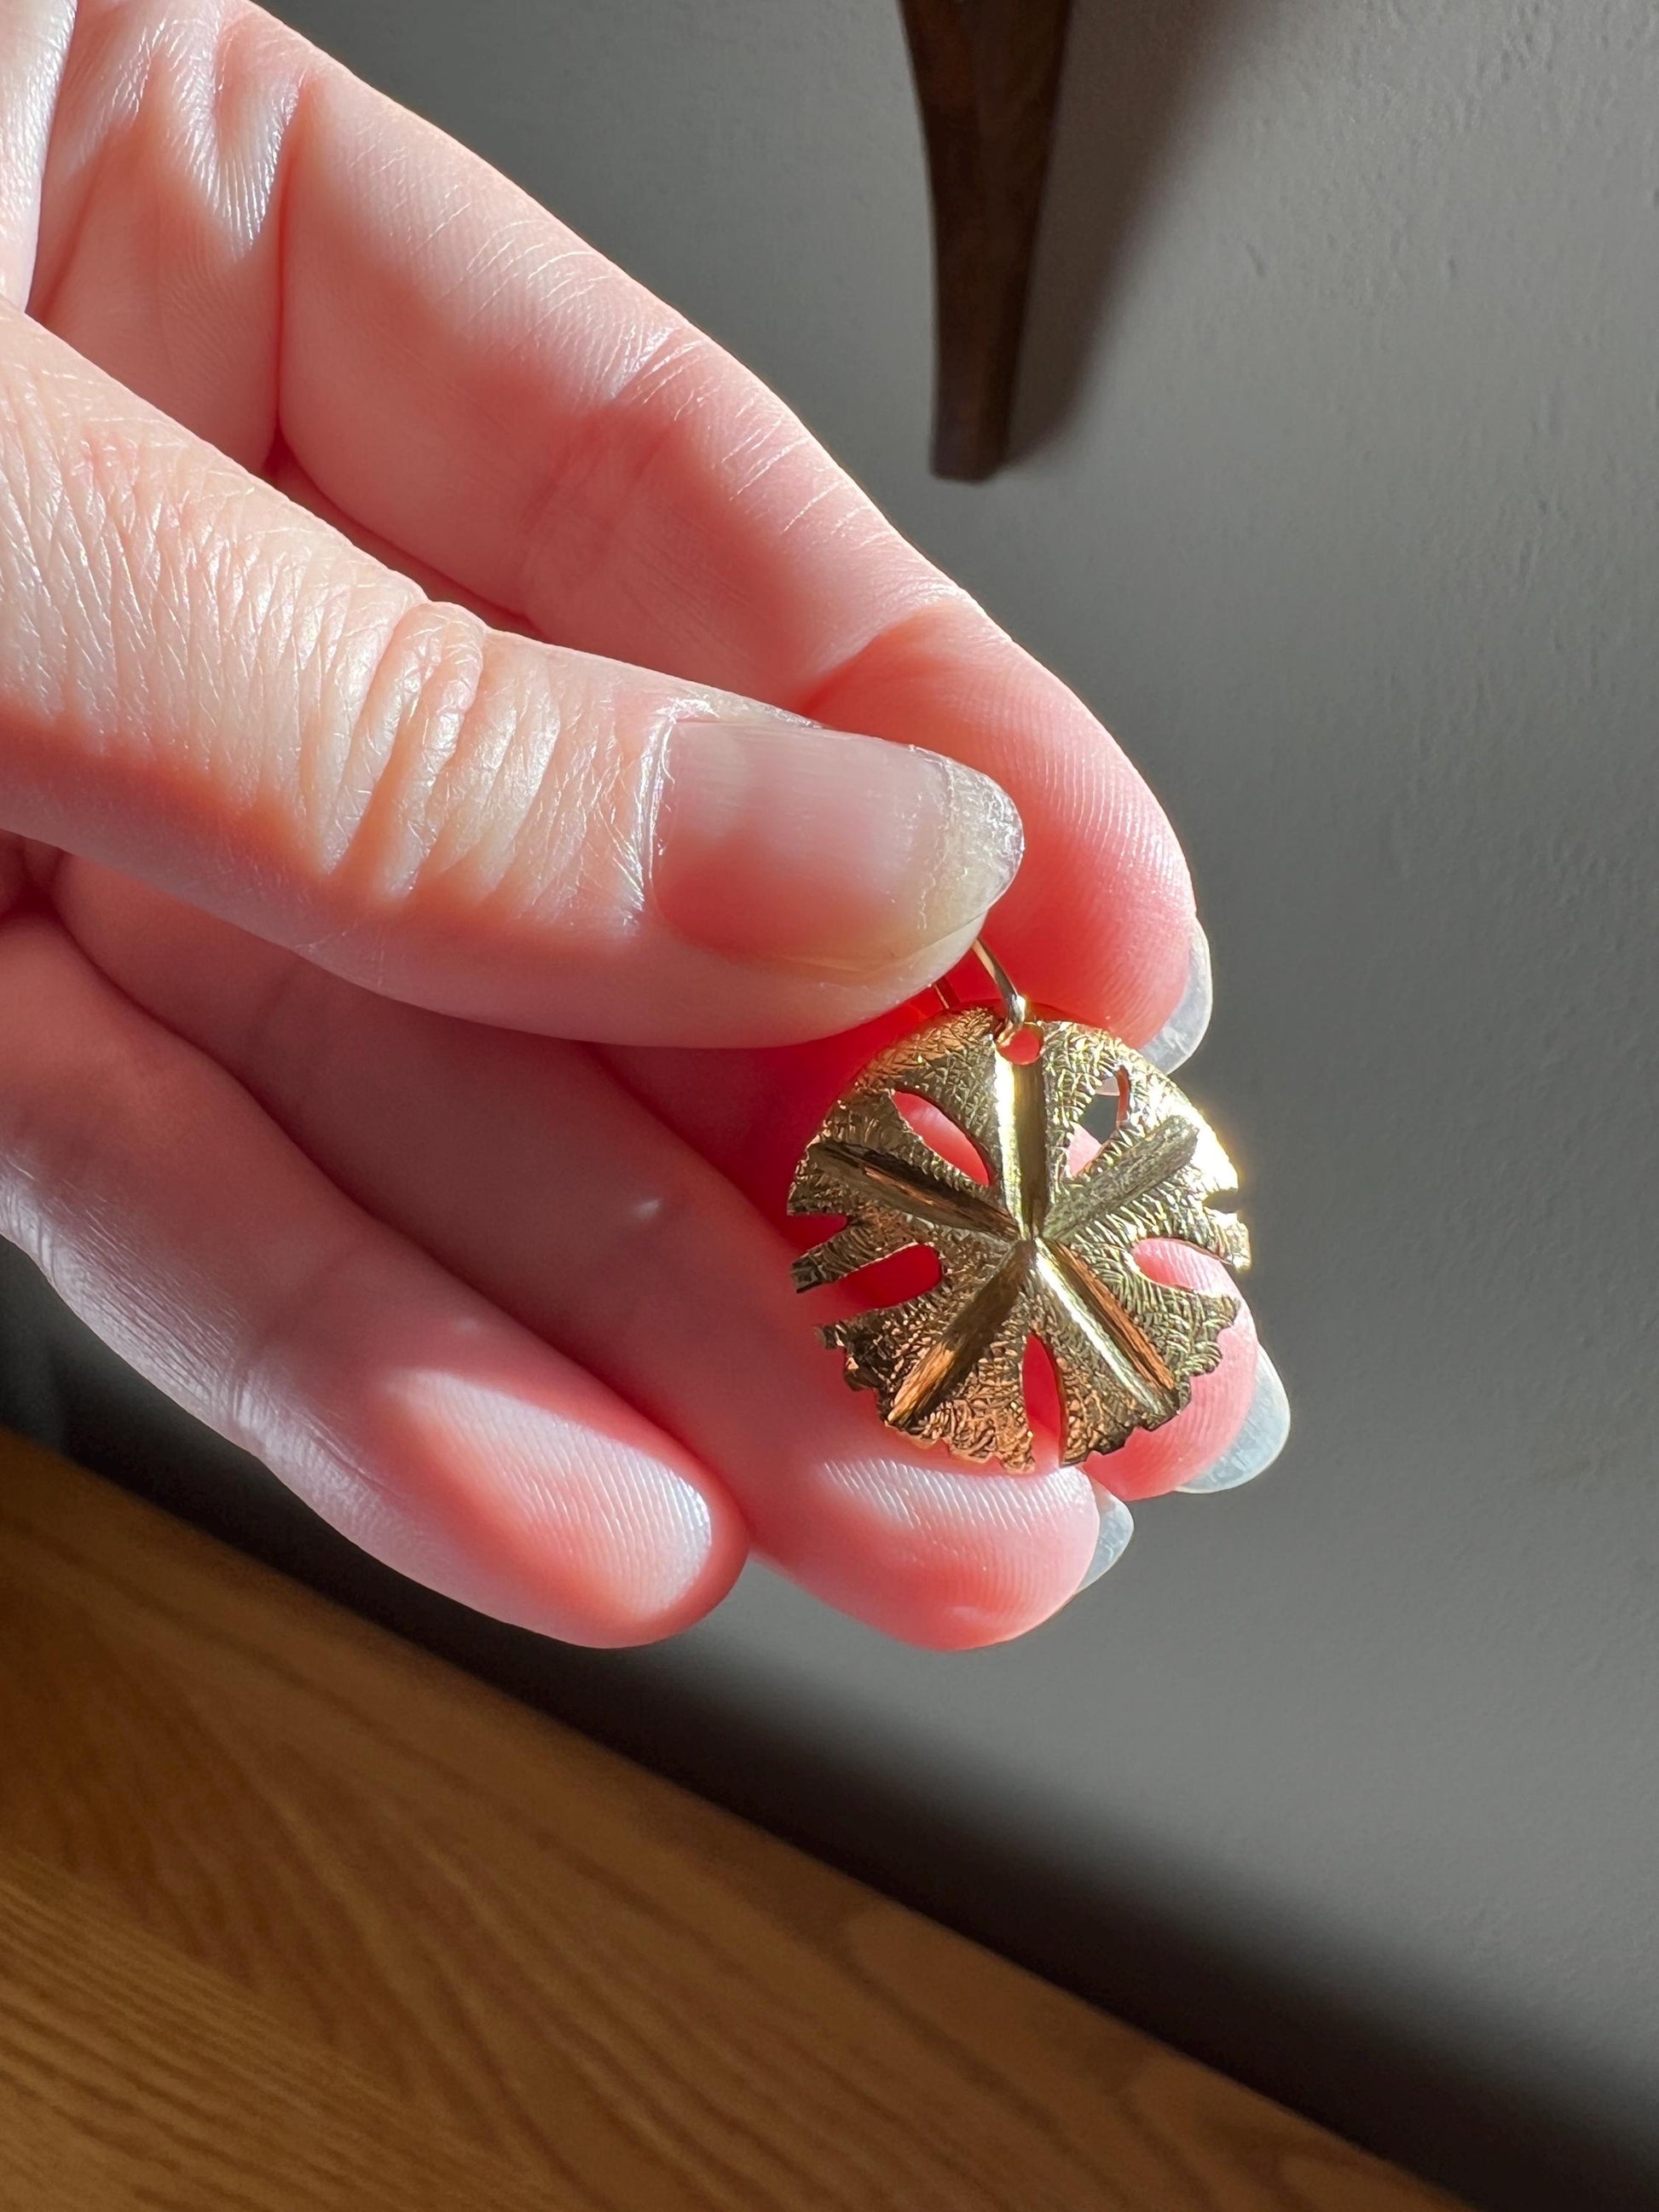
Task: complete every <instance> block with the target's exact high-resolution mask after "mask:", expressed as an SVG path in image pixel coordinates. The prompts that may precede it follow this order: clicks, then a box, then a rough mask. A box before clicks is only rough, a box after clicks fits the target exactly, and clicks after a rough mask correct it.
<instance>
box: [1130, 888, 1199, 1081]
mask: <svg viewBox="0 0 1659 2212" xmlns="http://www.w3.org/2000/svg"><path fill="white" fill-rule="evenodd" d="M1214 1005H1215V991H1214V987H1213V985H1212V979H1211V975H1210V940H1209V939H1208V938H1207V937H1206V935H1205V934H1204V928H1203V925H1202V923H1200V922H1196V921H1195V922H1194V924H1193V944H1192V951H1191V952H1190V953H1189V955H1188V963H1187V987H1186V989H1185V990H1184V991H1183V992H1182V994H1181V1003H1180V1005H1179V1006H1177V1007H1176V1010H1175V1012H1174V1013H1172V1014H1171V1015H1170V1018H1169V1020H1168V1021H1167V1022H1165V1023H1164V1026H1163V1028H1162V1029H1161V1030H1159V1031H1158V1035H1157V1036H1155V1037H1153V1038H1152V1041H1151V1042H1150V1043H1148V1044H1144V1045H1142V1047H1141V1048H1140V1056H1141V1058H1142V1059H1143V1060H1151V1061H1152V1066H1154V1067H1158V1068H1162V1069H1163V1071H1164V1074H1165V1075H1173V1074H1174V1073H1175V1072H1176V1068H1178V1067H1180V1066H1182V1065H1183V1064H1184V1063H1185V1062H1186V1061H1188V1060H1190V1059H1191V1058H1192V1056H1193V1054H1194V1053H1195V1052H1196V1051H1197V1050H1198V1048H1199V1046H1200V1044H1201V1043H1202V1042H1203V1041H1204V1032H1205V1030H1206V1029H1208V1028H1209V1026H1210V1013H1211V1010H1212V1008H1213V1006H1214Z"/></svg>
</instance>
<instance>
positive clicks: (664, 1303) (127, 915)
mask: <svg viewBox="0 0 1659 2212" xmlns="http://www.w3.org/2000/svg"><path fill="white" fill-rule="evenodd" d="M64 890H65V894H66V896H67V900H68V907H67V911H68V913H69V915H70V918H71V920H72V923H73V927H75V929H76V932H77V933H78V934H79V935H80V936H81V937H82V940H83V941H84V942H85V943H86V944H87V945H88V946H89V947H90V948H92V950H93V951H94V955H95V957H97V958H98V959H99V960H100V962H101V963H106V964H107V965H108V966H109V967H110V969H112V972H113V974H114V975H115V976H116V978H117V980H118V981H119V982H120V984H121V986H122V987H123V988H125V989H127V990H129V991H131V992H134V993H136V994H138V995H139V996H140V997H142V998H143V1000H145V1002H146V1003H147V1004H149V1005H150V1006H153V1007H154V1008H155V1010H156V1011H157V1012H159V1013H160V1014H161V1016H162V1017H163V1018H165V1019H166V1020H167V1021H168V1022H169V1023H170V1024H178V1025H179V1026H180V1027H183V1028H185V1029H187V1030H188V1031H189V1033H190V1034H191V1036H194V1037H195V1038H196V1039H197V1041H198V1042H201V1043H202V1044H204V1046H206V1047H207V1048H210V1050H212V1051H213V1052H214V1053H215V1054H222V1055H223V1056H224V1057H225V1059H226V1060H228V1063H229V1064H230V1065H231V1066H232V1067H233V1068H234V1070H235V1072H236V1073H237V1074H238V1075H239V1076H240V1077H241V1078H242V1079H244V1080H246V1082H247V1083H248V1085H250V1086H251V1087H252V1089H253V1090H254V1091H255V1093H256V1095H257V1096H258V1097H260V1098H261V1099H262V1100H263V1101H264V1103H265V1104H266V1105H267V1107H268V1108H269V1109H270V1111H271V1113H272V1114H273V1115H274V1116H275V1117H276V1119H277V1120H278V1121H280V1122H281V1123H282V1124H283V1126H284V1127H287V1128H288V1129H289V1130H290V1131H291V1132H292V1133H294V1134H295V1136H297V1137H298V1139H299V1140H300V1141H301V1143H302V1144H303V1145H304V1146H305V1147H306V1150H307V1152H308V1153H310V1154H311V1156H312V1157H313V1158H315V1159H317V1160H318V1161H319V1163H321V1164H323V1165H324V1166H325V1168H326V1169H327V1170H329V1172H330V1173H331V1175H333V1176H336V1177H337V1179H338V1180H339V1181H340V1182H341V1183H342V1184H343V1186H344V1187H345V1188H347V1189H348V1190H349V1191H350V1192H351V1193H352V1194H354V1195H355V1196H356V1198H357V1199H358V1200H360V1202H362V1203H363V1204H365V1205H366V1206H368V1207H369V1208H370V1209H371V1210H372V1211H373V1212H374V1213H375V1214H376V1215H377V1216H379V1217H380V1218H384V1219H386V1220H387V1221H388V1222H390V1223H392V1224H393V1225H396V1226H398V1228H400V1229H401V1230H402V1231H404V1233H406V1234H408V1235H409V1236H410V1237H412V1238H413V1239H415V1240H416V1241H417V1242H418V1243H420V1244H421V1245H422V1247H423V1248H424V1249H427V1250H428V1251H429V1252H431V1253H432V1254H433V1255H435V1256H436V1257H437V1258H438V1259H440V1260H441V1261H442V1262H443V1263H444V1265H446V1266H447V1267H450V1268H451V1269H452V1270H453V1271H454V1272H455V1273H458V1274H459V1275H460V1276H461V1277H462V1278H463V1279H465V1280H466V1281H468V1282H470V1283H471V1284H472V1285H474V1286H475V1287H476V1288H477V1289H479V1290H480V1291H482V1292H483V1293H484V1294H485V1295H487V1296H488V1297H489V1298H490V1299H491V1300H492V1301H493V1302H494V1303H495V1304H497V1305H499V1306H500V1307H501V1308H502V1309H503V1310H506V1311H508V1312H511V1313H512V1314H513V1315H514V1316H515V1317H517V1318H518V1319H519V1320H520V1321H521V1322H525V1323H526V1325H527V1326H528V1327H530V1328H533V1329H534V1330H536V1331H537V1332H538V1334H542V1335H544V1336H545V1337H546V1338H547V1339H549V1340H550V1341H552V1342H554V1343H556V1344H557V1345H558V1346H560V1347H561V1348H562V1350H564V1351H565V1352H567V1353H568V1354H569V1355H570V1356H571V1357H573V1358H577V1359H579V1360H580V1361H581V1363H582V1364H584V1365H585V1366H586V1367H589V1368H590V1369H591V1370H592V1371H593V1372H594V1373H596V1374H598V1375H599V1376H601V1377H602V1378H603V1379H604V1380H605V1381H606V1382H607V1383H609V1384H610V1385H611V1387H612V1388H613V1389H616V1390H617V1391H618V1392H619V1393H620V1394H622V1395H625V1396H626V1397H627V1398H628V1399H629V1401H630V1402H631V1403H633V1404H635V1405H636V1406H638V1407H640V1408H641V1411H642V1412H643V1413H646V1414H647V1416H648V1417H649V1418H650V1419H652V1420H653V1422H655V1423H656V1424H657V1425H659V1426H660V1427H662V1428H664V1429H666V1430H667V1431H670V1432H671V1433H672V1434H674V1435H676V1436H678V1437H682V1438H684V1441H685V1443H687V1445H688V1446H689V1447H690V1449H692V1450H693V1451H695V1452H696V1455H697V1457H698V1459H699V1461H700V1462H702V1464H704V1465H707V1466H710V1467H713V1468H716V1469H717V1470H718V1471H719V1473H720V1474H721V1476H722V1477H723V1479H724V1480H726V1483H727V1484H728V1486H730V1488H731V1489H732V1492H733V1494H734V1495H735V1496H736V1497H737V1498H738V1500H739V1502H740V1504H741V1506H742V1509H743V1511H744V1517H745V1520H746V1522H748V1524H749V1527H750V1531H751V1534H752V1536H753V1539H754V1541H755V1543H756V1545H757V1548H758V1549H760V1550H761V1551H762V1552H763V1553H765V1554H766V1555H767V1556H768V1557H769V1558H770V1559H773V1560H774V1561H775V1562H776V1563H777V1564H778V1565H781V1566H782V1567H783V1568H784V1569H785V1571H787V1572H788V1573H790V1574H791V1575H793V1577H795V1578H796V1579H797V1580H798V1581H799V1582H800V1583H803V1584H804V1585H805V1587H806V1588H807V1589H811V1590H812V1591H814V1592H815V1593H816V1594H817V1595H819V1596H821V1597H823V1598H824V1599H825V1600H826V1601H829V1602H830V1603H832V1604H835V1605H837V1606H840V1607H842V1608H844V1609H845V1610H846V1611H848V1612H849V1613H854V1614H855V1615H856V1616H857V1617H858V1618H860V1619H861V1620H866V1621H868V1622H870V1623H872V1625H873V1626H878V1627H879V1628H882V1629H884V1631H886V1632H889V1633H890V1634H893V1635H896V1636H901V1637H903V1638H908V1639H909V1640H911V1641H914V1642H918V1643H922V1644H931V1645H935V1646H940V1647H951V1648H957V1647H963V1646H967V1645H972V1644H986V1643H992V1642H996V1641H999V1640H1000V1639H1002V1638H1006V1637H1010V1636H1014V1635H1018V1634H1019V1633H1021V1632H1023V1631H1024V1630H1025V1629H1028V1628H1030V1627H1031V1626H1034V1625H1035V1624H1036V1622H1037V1621H1039V1620H1042V1619H1044V1618H1046V1617H1047V1615H1048V1614H1049V1613H1052V1612H1053V1611H1054V1609H1055V1608H1056V1607H1058V1606H1060V1605H1061V1604H1062V1603H1064V1601H1066V1598H1067V1597H1068V1596H1069V1595H1071V1593H1072V1591H1073V1589H1075V1587H1076V1585H1077V1583H1078V1582H1079V1579H1080V1577H1081V1576H1082V1574H1083V1572H1084V1570H1085V1565H1087V1563H1088V1560H1089V1559H1090V1557H1091V1553H1092V1550H1093V1547H1094V1543H1095V1539H1096V1534H1097V1527H1098V1515H1097V1509H1096V1507H1095V1504H1094V1501H1093V1498H1092V1495H1091V1488H1090V1485H1089V1483H1088V1481H1087V1480H1086V1478H1085V1476H1084V1475H1083V1474H1081V1472H1080V1471H1079V1470H1077V1469H1068V1470H1060V1471H1057V1472H1054V1473H1052V1474H1045V1475H1039V1476H1035V1477H1034V1476H1017V1475H1006V1474H998V1473H995V1472H991V1471H984V1470H976V1469H972V1468H963V1467H961V1466H959V1465H958V1464H957V1463H955V1462H951V1461H949V1460H946V1459H944V1458H942V1457H940V1456H939V1455H935V1454H927V1453H922V1452H920V1451H917V1450H915V1449H912V1448H910V1447H909V1446H908V1444H907V1443H906V1442H905V1440H904V1439H902V1437H897V1436H896V1435H894V1434H893V1433H891V1432H890V1431H887V1430H885V1429H884V1427H883V1426H882V1425H881V1423H880V1421H879V1420H878V1419H877V1417H876V1415H875V1413H874V1411H873V1409H872V1406H871V1405H870V1402H869V1401H868V1400H867V1399H865V1398H861V1397H855V1396H854V1395H853V1394H852V1393H850V1392H849V1391H848V1389H846V1387H845V1385H844V1384H843V1383H842V1379H841V1375H840V1371H839V1367H838V1364H837V1362H836V1359H835V1358H833V1357H832V1356H831V1355H829V1354H828V1353H826V1352H824V1351H823V1349H822V1348H821V1347H820V1346H819V1345H818V1344H817V1340H816V1338H815V1334H814V1331H813V1328H812V1325H811V1324H812V1316H811V1314H810V1312H808V1311H807V1310H805V1308H804V1307H803V1305H802V1304H801V1302H799V1300H797V1299H796V1298H795V1297H794V1295H793V1291H792V1290H791V1288H790V1277H789V1259H790V1253H789V1249H788V1247H787V1244H786V1243H785V1242H784V1240H783V1238H782V1237H781V1236H780V1235H778V1234H777V1233H775V1231H772V1230H770V1229H769V1228H768V1227H767V1225H765V1224H764V1222H763V1221H762V1219H761V1218H760V1217H759V1216H758V1215H757V1213H756V1212H754V1210H753V1209H752V1208H751V1207H750V1206H748V1205H747V1204H746V1202H745V1201H744V1200H742V1199H741V1198H740V1197H739V1196H738V1194H737V1193H736V1192H735V1191H734V1190H733V1189H732V1186H731V1185H730V1184H729V1183H728V1182H726V1180H725V1179H724V1178H723V1177H721V1176H717V1175H716V1174H715V1173H714V1171H713V1170H711V1169H710V1168H709V1167H708V1165H707V1164H706V1163H705V1162H703V1161H702V1160H700V1159H699V1158H696V1156H695V1155H694V1154H693V1153H692V1152H690V1150H689V1149H688V1148H687V1147H685V1146H682V1145H681V1144H679V1143H678V1141H677V1140H675V1139H672V1138H671V1136H670V1135H669V1134H668V1133H667V1132H666V1131H665V1130H664V1129H663V1128H662V1127H661V1126H660V1124H659V1123H658V1122H657V1121H655V1120H654V1119H653V1117H652V1116H651V1115H648V1114H647V1113H646V1112H645V1111H644V1109H641V1107H639V1106H637V1105H635V1103H633V1102H632V1101H631V1100H629V1098H628V1097H625V1096H624V1095H623V1093H622V1092H621V1091H618V1090H617V1087H616V1086H615V1085H614V1084H613V1083H612V1082H611V1080H610V1079H609V1078H608V1077H606V1076H605V1074H604V1073H603V1071H602V1070H600V1069H599V1067H598V1066H597V1065H596V1063H595V1062H594V1060H592V1056H591V1055H590V1054H587V1053H586V1052H585V1051H583V1050H582V1049H581V1048H579V1047H571V1046H563V1045H557V1044H553V1043H550V1042H544V1041H542V1040H538V1039H532V1038H527V1037H514V1036H508V1035H506V1034H505V1033H502V1032H499V1031H484V1030H477V1029H475V1028H471V1027H468V1026H463V1025H461V1024H454V1023H452V1022H446V1021H444V1020H441V1019H440V1018H436V1017H433V1016H429V1015H424V1014H420V1013H417V1012H415V1011H413V1010H411V1009H410V1008H408V1007H404V1006H396V1005H394V1004H392V1003H391V1002H389V1001H387V1000H379V999H371V998H369V997H368V996H366V995H365V994H362V993H359V992H355V991H352V990H350V989H349V987H346V986H343V985H342V984H339V983H337V982H336V981H332V980H331V979H330V978H328V977H326V976H324V975H320V974H319V973H318V972H317V971H315V970H312V969H306V968H305V967H303V966H302V965H301V964H300V963H292V962H289V963H283V961H282V960H281V958H280V957H279V956H277V955H276V954H275V953H272V952H270V951H269V950H268V949H266V948H262V947H258V946H257V945H252V943H251V942H250V940H248V939H245V938H239V937H237V936H236V935H235V934H234V933H231V932H228V931H226V930H224V929H222V928H219V927H214V926H213V925H210V924H207V923H204V921H202V920H201V919H200V917H198V916H196V915H192V914H191V913H190V912H189V911H188V910H187V909H185V908H182V907H178V906H168V905H165V904H164V903H163V902H160V901H157V900H155V899H154V898H152V897H149V896H144V895H143V894H135V893H134V892H133V891H132V890H131V888H130V887H126V886H123V885H121V884H118V883H117V882H115V881H114V880H113V879H112V878H108V877H102V876H98V875H96V874H95V873H94V872H88V871H85V870H81V869H76V870H74V871H72V872H70V876H69V880H68V882H67V884H65V886H64Z"/></svg>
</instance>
